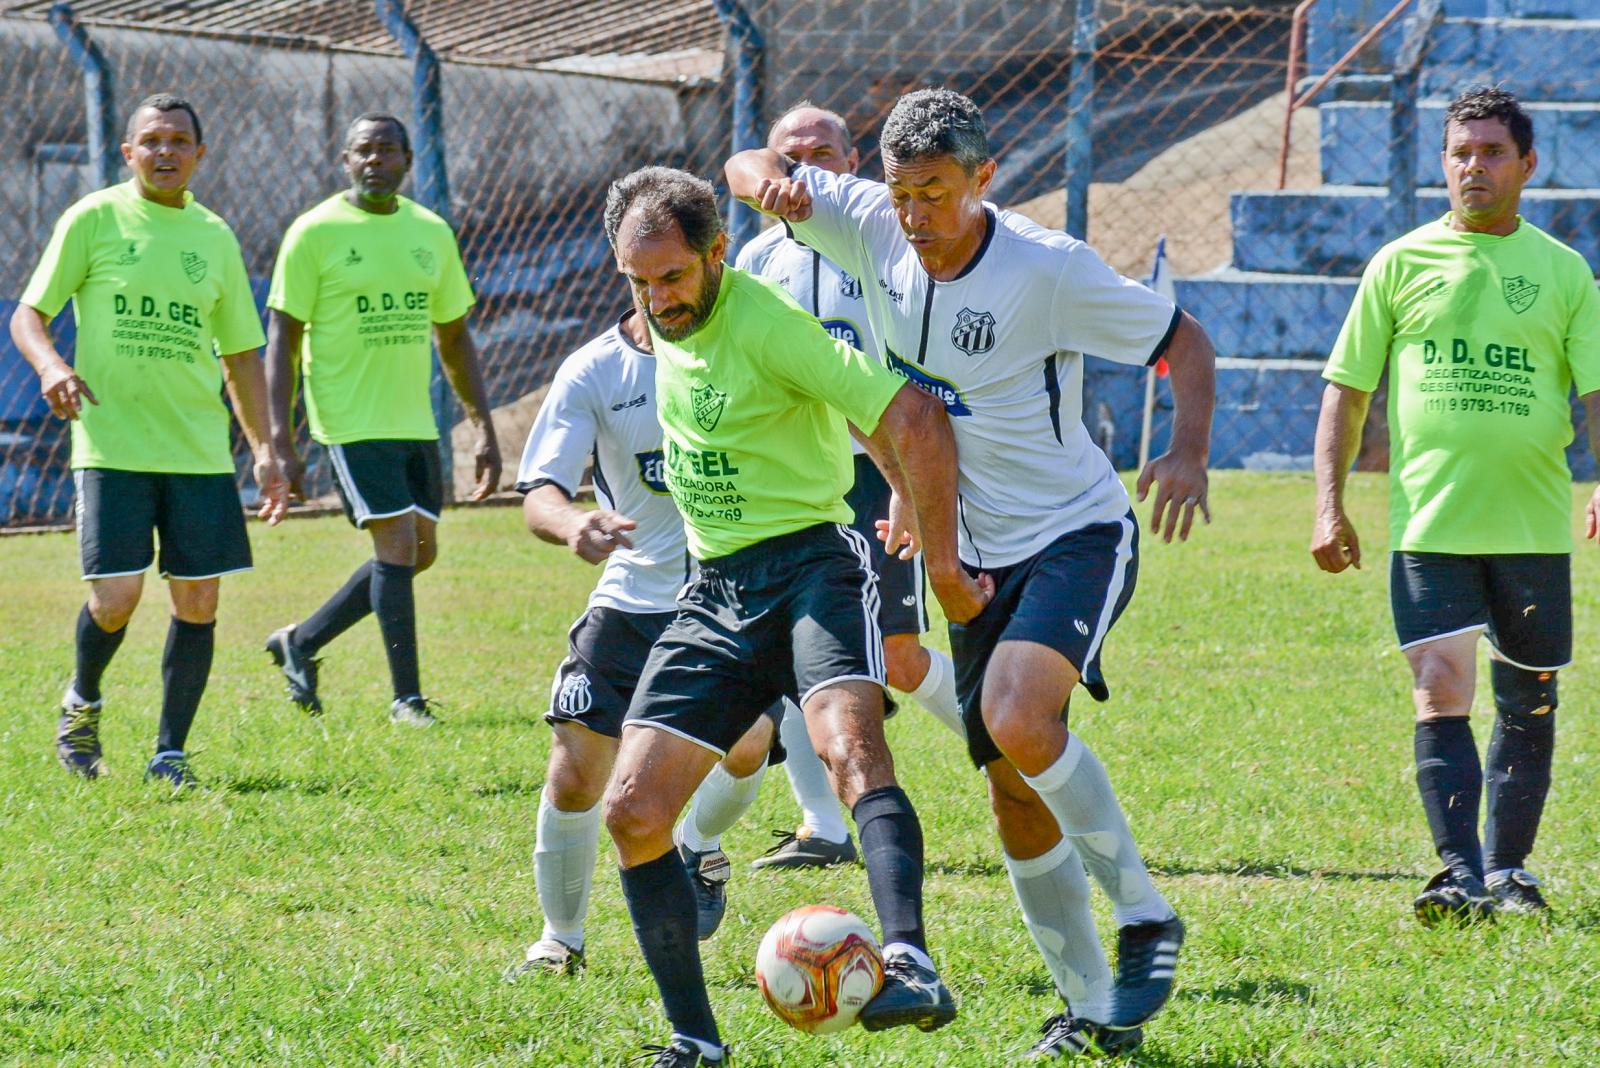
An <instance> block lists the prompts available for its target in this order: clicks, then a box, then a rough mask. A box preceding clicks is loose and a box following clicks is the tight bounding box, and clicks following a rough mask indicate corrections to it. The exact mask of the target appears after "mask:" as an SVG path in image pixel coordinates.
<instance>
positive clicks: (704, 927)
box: [678, 845, 733, 942]
mask: <svg viewBox="0 0 1600 1068" xmlns="http://www.w3.org/2000/svg"><path fill="white" fill-rule="evenodd" d="M678 855H679V856H680V857H682V858H683V866H684V867H685V868H688V869H689V881H690V882H691V883H693V884H694V912H695V915H694V926H695V933H696V934H698V935H699V936H700V941H702V942H704V941H705V940H706V939H708V938H710V937H711V936H712V935H714V934H716V933H717V928H718V927H721V926H722V916H723V914H724V913H726V912H727V911H728V876H730V875H732V874H733V865H732V864H730V863H728V854H726V853H724V852H723V851H722V850H720V849H708V850H706V851H705V852H704V853H696V852H695V851H694V850H692V849H690V848H689V847H688V846H686V845H680V846H678Z"/></svg>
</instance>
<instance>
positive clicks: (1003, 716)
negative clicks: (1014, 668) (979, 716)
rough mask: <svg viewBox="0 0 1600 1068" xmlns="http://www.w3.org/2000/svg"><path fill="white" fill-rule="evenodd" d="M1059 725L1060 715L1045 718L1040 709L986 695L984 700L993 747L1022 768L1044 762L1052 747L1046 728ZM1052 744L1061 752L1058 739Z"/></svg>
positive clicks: (985, 717)
mask: <svg viewBox="0 0 1600 1068" xmlns="http://www.w3.org/2000/svg"><path fill="white" fill-rule="evenodd" d="M1060 722H1061V714H1060V713H1056V714H1055V715H1051V716H1042V715H1041V714H1040V712H1039V710H1038V709H1035V708H1030V707H1029V706H1028V705H1026V704H1024V703H1021V702H1012V701H1006V700H1003V699H1002V700H991V699H990V698H989V696H988V695H987V694H986V695H985V696H984V702H983V725H984V726H985V727H986V728H987V729H988V731H989V737H990V738H992V739H994V744H995V745H996V746H997V747H998V748H999V749H1000V751H1001V752H1002V753H1004V754H1006V756H1007V757H1009V758H1010V759H1011V761H1012V762H1013V763H1017V762H1019V761H1020V762H1021V763H1022V764H1023V766H1028V765H1032V764H1038V763H1039V762H1040V760H1042V759H1044V757H1043V751H1044V749H1046V748H1048V747H1049V746H1050V745H1051V744H1052V741H1051V737H1050V732H1049V731H1048V730H1047V729H1045V728H1047V727H1050V726H1052V725H1059V724H1060ZM1053 744H1054V746H1055V748H1056V749H1057V750H1059V749H1060V745H1061V742H1060V740H1059V739H1058V740H1055V741H1054V743H1053ZM1035 750H1040V753H1038V754H1036V753H1035V752H1034V751H1035ZM1045 762H1046V763H1048V762H1049V761H1045Z"/></svg>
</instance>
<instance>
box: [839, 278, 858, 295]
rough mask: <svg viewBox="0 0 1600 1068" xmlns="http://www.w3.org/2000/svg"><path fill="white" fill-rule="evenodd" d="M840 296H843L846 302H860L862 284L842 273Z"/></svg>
mask: <svg viewBox="0 0 1600 1068" xmlns="http://www.w3.org/2000/svg"><path fill="white" fill-rule="evenodd" d="M839 294H840V295H841V296H843V297H844V299H845V300H860V299H861V283H860V282H858V281H856V280H855V278H853V277H852V276H850V275H848V274H845V273H844V272H843V271H840V272H839Z"/></svg>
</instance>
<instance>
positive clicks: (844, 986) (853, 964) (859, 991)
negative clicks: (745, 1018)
mask: <svg viewBox="0 0 1600 1068" xmlns="http://www.w3.org/2000/svg"><path fill="white" fill-rule="evenodd" d="M756 985H757V986H759V987H761V994H762V996H763V997H765V998H766V999H767V1004H768V1005H771V1006H772V1011H773V1012H775V1013H777V1014H778V1018H779V1019H781V1020H783V1022H784V1023H786V1024H788V1025H789V1026H790V1027H794V1028H797V1029H798V1030H801V1031H807V1032H809V1033H811V1034H814V1035H828V1034H832V1033H834V1032H835V1031H843V1030H844V1029H845V1028H847V1027H849V1026H850V1025H851V1024H853V1023H855V1022H856V1017H857V1016H859V1015H860V1014H861V1007H862V1006H863V1005H865V1004H866V1003H867V1002H869V1001H871V1000H872V999H873V998H875V997H877V996H878V990H879V989H880V988H881V987H882V986H883V954H882V952H880V951H879V949H878V941H877V939H875V938H873V937H872V931H871V930H870V929H869V928H868V927H867V925H866V924H864V923H862V922H861V920H860V918H859V917H857V916H856V915H855V914H854V913H850V912H846V911H845V910H844V909H836V908H834V907H833V906H831V905H806V906H805V907H803V908H798V909H795V910H794V911H793V912H790V913H787V914H786V915H785V916H784V917H783V918H782V919H780V920H779V921H778V922H777V923H775V924H773V925H772V927H771V928H770V929H769V930H768V931H767V934H766V937H765V938H763V939H762V940H761V948H760V949H758V950H756Z"/></svg>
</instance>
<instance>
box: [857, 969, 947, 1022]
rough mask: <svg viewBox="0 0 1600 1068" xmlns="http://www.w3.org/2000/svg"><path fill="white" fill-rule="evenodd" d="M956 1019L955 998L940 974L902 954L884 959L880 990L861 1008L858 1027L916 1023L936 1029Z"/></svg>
mask: <svg viewBox="0 0 1600 1068" xmlns="http://www.w3.org/2000/svg"><path fill="white" fill-rule="evenodd" d="M955 1018H956V999H955V996H954V995H952V994H951V993H950V988H949V987H947V986H945V985H944V980H943V979H940V978H939V973H938V972H935V971H933V970H932V969H931V968H924V967H923V966H922V965H920V964H918V963H917V962H916V961H914V960H912V959H911V958H910V957H909V956H907V955H905V954H896V955H895V956H892V957H885V958H884V959H883V989H881V990H879V991H878V996H877V997H875V998H873V999H872V1000H871V1001H869V1002H867V1003H866V1005H864V1006H862V1008H861V1017H860V1020H861V1026H862V1028H864V1029H865V1030H868V1031H884V1030H887V1029H888V1028H891V1027H905V1026H906V1025H908V1024H915V1025H916V1026H917V1027H918V1028H919V1029H921V1030H923V1031H937V1030H938V1029H939V1028H941V1027H943V1026H944V1025H945V1024H947V1023H949V1022H950V1021H951V1020H954V1019H955Z"/></svg>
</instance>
